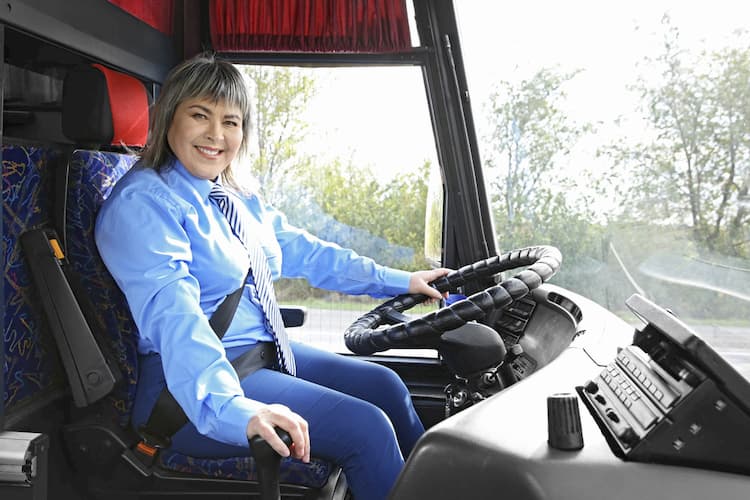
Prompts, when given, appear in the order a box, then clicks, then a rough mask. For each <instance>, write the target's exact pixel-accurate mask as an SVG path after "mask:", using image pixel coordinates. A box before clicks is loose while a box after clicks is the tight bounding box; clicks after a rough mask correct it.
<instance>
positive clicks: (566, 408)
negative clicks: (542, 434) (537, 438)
mask: <svg viewBox="0 0 750 500" xmlns="http://www.w3.org/2000/svg"><path fill="white" fill-rule="evenodd" d="M547 431H548V434H547V435H548V438H547V443H548V444H549V445H550V446H551V447H552V448H556V449H558V450H580V449H581V448H583V432H582V431H581V414H580V413H579V412H578V397H577V396H576V395H575V394H570V393H565V394H553V395H552V396H549V397H548V398H547Z"/></svg>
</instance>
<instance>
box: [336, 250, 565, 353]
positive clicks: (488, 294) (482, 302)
mask: <svg viewBox="0 0 750 500" xmlns="http://www.w3.org/2000/svg"><path fill="white" fill-rule="evenodd" d="M561 263H562V255H561V254H560V251H559V250H558V249H557V248H555V247H552V246H546V245H541V246H534V247H527V248H522V249H519V250H512V251H510V252H507V253H504V254H502V255H498V256H495V257H491V258H489V259H485V260H482V261H479V262H476V263H474V264H470V265H468V266H464V267H462V268H460V269H458V270H456V271H452V272H451V273H449V274H448V275H446V276H444V277H442V278H439V279H437V280H435V281H433V282H432V283H430V285H431V286H432V287H433V288H435V289H437V290H438V291H440V292H446V291H449V290H454V289H456V288H457V287H459V286H461V285H463V284H464V283H467V282H469V281H473V280H476V279H478V278H482V277H490V276H494V275H496V274H498V273H500V272H502V271H506V270H509V269H515V268H518V267H524V266H527V267H526V269H524V270H523V271H521V272H519V273H518V274H516V275H515V276H513V277H512V278H509V279H507V280H505V281H503V282H502V283H500V284H498V285H494V286H491V287H488V288H486V289H484V290H483V291H481V292H478V293H475V294H474V295H472V296H470V297H468V298H466V299H463V300H461V301H458V302H455V303H453V304H451V305H449V306H445V307H443V308H440V309H438V310H437V311H434V312H430V313H428V314H425V315H424V316H421V317H419V318H415V319H412V320H408V318H407V317H406V316H405V315H403V314H402V313H403V312H404V311H406V310H408V309H410V308H412V307H414V306H415V305H417V304H420V303H422V302H424V301H425V300H427V296H426V295H421V294H414V295H412V294H404V295H399V296H397V297H394V298H393V299H390V300H388V301H386V302H384V303H383V304H381V305H379V306H377V307H376V308H374V309H373V310H372V311H370V312H368V313H367V314H365V315H363V316H361V317H360V318H359V319H357V320H356V321H355V322H354V323H352V324H351V326H349V328H347V329H346V332H344V341H345V342H346V347H347V348H348V349H349V350H350V351H352V352H353V353H355V354H359V355H370V354H374V353H376V352H381V351H386V350H388V349H394V348H397V349H418V348H435V347H437V343H438V341H439V339H440V335H442V334H443V333H444V332H447V331H450V330H454V329H456V328H458V327H460V326H462V325H464V324H466V323H467V322H469V321H472V320H475V319H480V318H482V317H483V316H485V315H486V314H487V313H488V312H490V311H492V310H497V309H505V308H507V307H508V306H509V305H510V304H512V303H513V302H514V301H515V300H518V299H520V298H521V297H523V296H525V295H526V294H528V293H529V292H530V291H531V290H533V289H534V288H537V287H538V286H539V285H541V284H542V283H544V282H545V281H547V280H549V279H550V278H551V277H552V276H553V275H554V274H555V273H556V272H557V271H558V269H559V268H560V264H561ZM385 324H390V325H392V326H390V327H388V328H379V327H380V326H382V325H385Z"/></svg>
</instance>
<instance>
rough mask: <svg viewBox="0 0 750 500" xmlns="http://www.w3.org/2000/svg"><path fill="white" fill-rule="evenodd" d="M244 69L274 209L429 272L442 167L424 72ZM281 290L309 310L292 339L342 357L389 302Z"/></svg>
mask: <svg viewBox="0 0 750 500" xmlns="http://www.w3.org/2000/svg"><path fill="white" fill-rule="evenodd" d="M241 68H242V69H243V71H244V72H245V74H246V75H247V76H248V79H249V82H250V85H251V87H252V90H253V93H254V102H253V106H254V116H253V120H254V123H253V136H252V138H251V154H252V172H251V173H252V175H253V176H254V177H255V180H257V182H258V183H259V184H260V190H261V192H262V193H263V195H264V196H265V198H266V199H267V200H268V201H270V202H271V203H272V204H273V205H274V206H275V207H276V208H278V209H279V210H281V211H282V212H284V213H285V214H286V216H287V218H288V220H289V222H290V223H292V224H294V225H295V226H298V227H300V228H303V229H305V230H307V231H308V232H310V233H312V234H314V235H316V236H318V237H319V238H321V239H324V240H327V241H330V242H333V243H337V244H339V245H341V246H343V247H347V248H351V249H353V250H355V251H356V252H358V253H359V254H361V255H366V256H368V257H371V258H373V259H374V260H375V261H376V262H378V263H380V264H383V265H387V266H391V267H395V268H399V269H404V270H418V269H425V268H427V267H429V265H430V264H429V261H431V260H432V259H434V256H433V255H432V251H431V252H430V253H429V254H427V253H426V251H425V220H426V210H427V199H428V190H429V187H428V179H429V172H430V170H432V169H437V160H436V158H437V155H436V150H435V142H434V138H433V135H432V126H431V123H430V115H429V110H428V107H427V100H426V96H425V91H424V83H423V80H422V73H421V70H420V68H418V67H411V66H409V67H367V68H297V67H275V66H250V65H245V66H241ZM438 179H439V177H438ZM441 205H442V204H441ZM440 210H442V206H441V207H440ZM432 217H433V218H435V217H438V218H440V217H441V215H438V214H432ZM431 245H432V246H434V245H437V248H438V249H439V248H440V242H439V241H438V242H437V243H435V242H434V241H433V243H432V244H431ZM430 250H432V249H430ZM428 257H429V258H428ZM438 257H439V255H438ZM276 288H277V294H278V296H279V301H280V302H281V303H285V304H297V305H302V306H305V307H307V310H308V316H307V321H306V324H305V326H303V327H302V328H296V329H292V330H291V331H290V334H291V335H292V336H293V337H294V338H298V339H299V340H302V341H305V342H307V343H311V344H314V345H317V346H321V347H324V348H326V349H331V350H333V351H337V352H347V349H346V346H345V344H344V337H343V333H344V330H345V329H346V328H347V327H348V326H349V325H350V324H351V323H352V322H353V321H354V320H356V319H357V318H358V317H359V316H361V315H362V314H364V313H365V312H367V311H369V310H370V309H372V308H373V307H374V306H375V305H377V304H379V303H380V302H381V301H380V300H375V299H371V298H369V297H367V296H362V297H360V296H357V297H352V296H347V295H342V294H339V293H335V292H331V291H327V290H319V289H314V288H312V287H310V286H309V284H308V283H307V282H306V281H305V280H297V279H282V280H280V281H279V282H278V283H277V287H276ZM424 311H425V310H422V312H424ZM415 312H417V313H419V312H420V311H419V310H416V311H415ZM392 353H393V352H392V351H391V352H389V354H392ZM407 354H415V353H414V352H413V351H408V353H407ZM416 354H421V353H416ZM424 354H426V353H424ZM429 355H432V356H434V355H435V354H434V351H433V352H432V353H430V354H429Z"/></svg>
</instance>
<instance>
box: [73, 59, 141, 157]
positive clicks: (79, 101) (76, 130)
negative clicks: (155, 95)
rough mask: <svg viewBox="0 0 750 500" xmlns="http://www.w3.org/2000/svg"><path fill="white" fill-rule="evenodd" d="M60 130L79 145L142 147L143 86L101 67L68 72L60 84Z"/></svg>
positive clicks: (129, 77)
mask: <svg viewBox="0 0 750 500" xmlns="http://www.w3.org/2000/svg"><path fill="white" fill-rule="evenodd" d="M62 127H63V133H64V134H65V136H66V137H67V138H68V139H70V140H72V141H74V142H76V143H80V144H87V145H88V144H96V145H115V146H121V145H125V146H143V145H145V144H146V138H147V136H148V96H147V94H146V88H145V87H144V85H143V83H142V82H141V81H140V80H137V79H136V78H133V77H132V76H128V75H125V74H123V73H118V72H117V71H113V70H111V69H109V68H105V67H104V66H102V65H100V64H92V65H91V66H79V67H75V68H73V69H71V70H70V71H68V73H67V75H66V76H65V81H64V82H63V113H62Z"/></svg>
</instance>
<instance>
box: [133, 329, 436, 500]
mask: <svg viewBox="0 0 750 500" xmlns="http://www.w3.org/2000/svg"><path fill="white" fill-rule="evenodd" d="M292 350H293V352H294V357H295V360H296V363H297V376H296V377H292V376H289V375H286V374H283V373H280V372H278V371H274V370H270V369H261V370H258V371H256V372H255V373H253V374H251V375H249V376H248V377H246V378H245V379H244V380H242V381H241V385H242V389H243V390H244V392H245V395H246V396H247V397H248V398H251V399H254V400H256V401H261V402H264V403H281V404H284V405H286V406H288V407H289V408H290V409H291V410H292V411H294V412H295V413H298V414H299V415H301V416H302V417H303V418H304V419H305V420H307V422H308V424H309V427H310V447H311V454H312V455H313V456H315V457H317V458H323V459H325V460H328V461H331V462H334V463H336V464H339V465H340V466H341V467H342V468H343V469H344V473H345V474H346V478H347V481H348V483H349V485H350V488H351V490H352V492H353V493H354V496H355V498H356V500H368V499H383V498H386V496H387V495H388V492H389V491H390V489H391V487H392V486H393V484H394V482H395V481H396V478H397V477H398V474H399V472H400V471H401V469H402V467H403V465H404V457H406V456H408V454H409V452H410V451H411V449H412V448H413V447H414V444H415V443H416V441H417V439H419V437H420V436H421V435H422V434H423V433H424V427H423V425H422V422H421V421H420V420H419V417H418V416H417V414H416V411H415V410H414V406H413V404H412V401H411V397H410V395H409V391H408V390H407V388H406V386H405V385H404V383H403V382H402V381H401V379H400V378H399V377H398V375H396V373H395V372H393V371H392V370H390V369H389V368H386V367H383V366H381V365H378V364H375V363H370V362H367V361H363V360H360V359H357V358H354V357H347V356H341V355H338V354H335V353H331V352H327V351H323V350H320V349H316V348H314V347H311V346H308V345H305V344H301V343H295V342H293V343H292ZM242 352H244V348H234V349H230V350H228V352H227V356H228V357H229V358H230V359H233V358H234V357H236V356H238V355H240V354H241V353H242ZM154 359H155V360H156V361H154ZM142 360H143V362H142V363H141V376H140V382H139V386H138V396H137V397H136V402H135V407H134V409H133V424H134V425H136V426H137V425H140V424H142V423H144V422H145V421H146V420H147V419H148V415H149V414H150V412H151V408H152V407H153V405H154V403H155V402H156V398H157V397H158V394H159V392H160V391H161V388H162V387H163V386H164V375H163V372H162V368H161V361H160V359H159V357H158V356H151V357H144V358H142ZM172 447H173V448H174V449H175V450H177V451H179V452H180V453H184V454H186V455H190V456H195V457H221V456H225V457H232V456H244V455H249V454H250V450H249V448H247V447H237V446H233V445H228V444H224V443H220V442H218V441H215V440H213V439H210V438H207V437H205V436H202V435H201V434H199V433H198V432H197V430H196V429H195V427H194V426H193V425H192V424H190V423H188V424H187V425H186V426H185V427H183V428H182V429H181V430H180V431H179V432H177V433H176V434H175V435H174V437H173V438H172Z"/></svg>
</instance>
